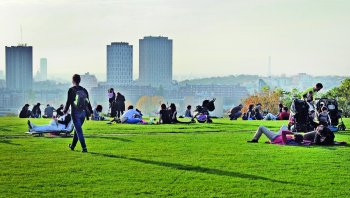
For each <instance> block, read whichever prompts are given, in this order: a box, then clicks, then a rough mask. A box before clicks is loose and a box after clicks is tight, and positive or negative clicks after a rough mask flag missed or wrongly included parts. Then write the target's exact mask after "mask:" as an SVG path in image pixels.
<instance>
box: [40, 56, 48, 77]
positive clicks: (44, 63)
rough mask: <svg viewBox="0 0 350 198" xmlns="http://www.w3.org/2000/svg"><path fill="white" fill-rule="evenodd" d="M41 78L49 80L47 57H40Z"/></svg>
mask: <svg viewBox="0 0 350 198" xmlns="http://www.w3.org/2000/svg"><path fill="white" fill-rule="evenodd" d="M40 79H41V80H42V81H46V80H47V59H46V58H41V59H40Z"/></svg>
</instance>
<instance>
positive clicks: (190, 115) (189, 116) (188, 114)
mask: <svg viewBox="0 0 350 198" xmlns="http://www.w3.org/2000/svg"><path fill="white" fill-rule="evenodd" d="M191 108H192V106H191V105H188V106H187V108H186V111H185V118H193V115H192V112H191Z"/></svg>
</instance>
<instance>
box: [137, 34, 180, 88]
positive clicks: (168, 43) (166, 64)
mask: <svg viewBox="0 0 350 198" xmlns="http://www.w3.org/2000/svg"><path fill="white" fill-rule="evenodd" d="M139 45H140V48H139V82H140V84H143V85H151V86H153V87H160V86H162V87H168V86H170V85H171V84H172V79H173V76H172V75H173V61H172V60H173V41H172V40H171V39H168V37H161V36H159V37H153V36H148V37H144V38H143V39H140V40H139Z"/></svg>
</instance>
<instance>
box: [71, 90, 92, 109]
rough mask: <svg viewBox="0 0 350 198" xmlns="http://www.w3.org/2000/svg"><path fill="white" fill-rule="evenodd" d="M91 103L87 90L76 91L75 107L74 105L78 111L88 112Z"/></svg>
mask: <svg viewBox="0 0 350 198" xmlns="http://www.w3.org/2000/svg"><path fill="white" fill-rule="evenodd" d="M89 102H90V101H89V99H88V96H87V93H86V92H85V90H83V89H81V90H75V98H74V102H73V105H74V107H75V109H76V110H78V111H84V110H86V109H87V107H88V104H89Z"/></svg>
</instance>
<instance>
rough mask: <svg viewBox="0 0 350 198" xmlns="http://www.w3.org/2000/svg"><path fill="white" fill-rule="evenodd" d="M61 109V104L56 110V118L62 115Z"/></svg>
mask: <svg viewBox="0 0 350 198" xmlns="http://www.w3.org/2000/svg"><path fill="white" fill-rule="evenodd" d="M63 109H64V105H63V104H61V105H60V107H58V108H57V109H56V115H57V116H58V117H59V116H63V115H64V113H63Z"/></svg>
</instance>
